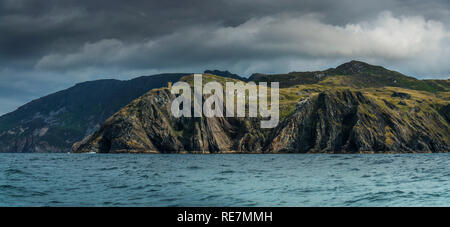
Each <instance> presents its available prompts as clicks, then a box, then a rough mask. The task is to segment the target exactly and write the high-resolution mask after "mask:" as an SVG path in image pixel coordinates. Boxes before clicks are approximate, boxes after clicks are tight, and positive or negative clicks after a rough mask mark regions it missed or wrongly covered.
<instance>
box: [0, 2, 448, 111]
mask: <svg viewBox="0 0 450 227" xmlns="http://www.w3.org/2000/svg"><path fill="white" fill-rule="evenodd" d="M449 59H450V1H448V0H429V1H423V0H377V1H373V0H358V1H353V0H352V1H351V0H340V1H336V0H322V1H320V0H319V1H318V0H277V1H273V0H183V1H161V0H130V1H123V0H95V1H94V0H46V1H42V0H0V115H2V114H5V113H7V112H11V111H13V110H15V109H16V108H17V107H19V106H21V105H23V104H25V103H26V102H28V101H31V100H33V99H36V98H39V97H41V96H44V95H48V94H50V93H53V92H56V91H58V90H61V89H65V88H68V87H71V86H73V85H74V84H76V83H79V82H83V81H88V80H96V79H106V78H114V79H121V80H124V79H131V78H134V77H137V76H142V75H152V74H157V73H165V72H203V71H204V70H206V69H219V70H229V71H231V72H233V73H237V74H240V75H241V76H249V75H251V74H252V73H257V72H258V73H287V72H291V71H311V70H324V69H328V68H330V67H336V66H338V65H340V64H342V63H344V62H347V61H350V60H361V61H366V62H368V63H370V64H375V65H382V66H385V67H386V68H389V69H393V70H397V71H400V72H402V73H404V74H407V75H411V76H414V77H417V78H421V79H423V78H438V79H447V78H450V64H449Z"/></svg>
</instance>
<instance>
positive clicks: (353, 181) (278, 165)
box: [0, 154, 450, 206]
mask: <svg viewBox="0 0 450 227" xmlns="http://www.w3.org/2000/svg"><path fill="white" fill-rule="evenodd" d="M0 206H450V154H398V155H397V154H388V155H327V154H324V155H317V154H314V155H309V154H292V155H291V154H280V155H269V154H259V155H247V154H236V155H233V154H226V155H131V154H115V155H99V154H0Z"/></svg>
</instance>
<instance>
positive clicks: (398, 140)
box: [73, 88, 450, 153]
mask: <svg viewBox="0 0 450 227" xmlns="http://www.w3.org/2000/svg"><path fill="white" fill-rule="evenodd" d="M174 98H175V96H173V95H172V94H171V93H170V91H169V90H168V89H167V88H161V89H154V90H152V91H150V92H149V93H147V94H145V95H144V96H142V97H140V98H138V99H136V100H134V101H133V102H132V103H130V104H129V105H128V106H126V107H125V108H123V109H121V110H120V111H119V112H117V113H116V114H114V115H113V116H112V117H110V118H109V119H108V120H107V121H106V122H105V123H104V124H103V125H102V127H101V128H100V129H99V130H98V131H96V132H95V133H93V134H92V135H90V136H88V137H86V138H85V139H84V140H83V141H81V142H78V143H76V144H74V146H73V151H74V152H97V153H121V152H130V153H133V152H139V153H231V152H244V153H359V152H375V153H384V152H448V151H449V149H450V143H449V139H450V127H449V122H448V105H447V106H439V107H438V106H433V105H432V104H429V103H421V104H420V105H417V106H412V107H396V108H392V106H389V105H386V102H387V101H386V100H383V99H382V98H376V97H374V96H373V95H371V94H365V93H363V92H361V91H358V90H353V89H332V90H325V91H321V92H318V93H311V94H310V95H309V96H307V97H304V98H301V99H300V100H299V101H298V103H296V104H295V106H294V107H293V109H292V110H291V112H290V113H289V114H287V115H286V116H285V117H283V119H282V120H281V122H280V124H279V125H278V126H277V127H276V128H274V129H260V128H259V126H260V124H259V121H260V119H258V118H227V117H224V118H206V117H203V118H183V117H182V118H174V117H173V116H172V115H171V114H170V106H171V101H172V100H173V99H174ZM391 105H393V106H395V104H391Z"/></svg>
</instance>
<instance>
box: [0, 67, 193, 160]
mask: <svg viewBox="0 0 450 227" xmlns="http://www.w3.org/2000/svg"><path fill="white" fill-rule="evenodd" d="M185 75H188V74H184V73H181V74H160V75H155V76H142V77H138V78H135V79H132V80H127V81H120V80H112V79H111V80H97V81H89V82H84V83H79V84H77V85H75V86H73V87H71V88H68V89H66V90H62V91H59V92H56V93H53V94H51V95H48V96H45V97H42V98H39V99H36V100H33V101H31V102H29V103H27V104H25V105H23V106H21V107H19V108H18V109H17V110H16V111H14V112H11V113H8V114H5V115H3V116H1V117H0V152H68V151H70V148H71V146H72V144H73V143H74V142H76V141H78V140H80V139H81V138H83V137H84V136H87V135H89V134H90V133H92V132H94V131H95V130H96V129H97V128H98V127H99V126H100V125H101V124H102V123H103V122H104V121H105V120H106V119H107V118H108V117H110V116H111V115H112V114H113V113H115V112H117V111H118V110H119V109H120V108H122V107H123V106H125V105H126V104H128V103H129V102H131V101H132V100H134V99H136V98H138V97H139V96H141V95H143V94H145V93H146V92H148V91H149V90H151V89H153V88H157V87H162V86H166V85H167V82H176V81H178V80H179V79H180V78H181V77H183V76H185Z"/></svg>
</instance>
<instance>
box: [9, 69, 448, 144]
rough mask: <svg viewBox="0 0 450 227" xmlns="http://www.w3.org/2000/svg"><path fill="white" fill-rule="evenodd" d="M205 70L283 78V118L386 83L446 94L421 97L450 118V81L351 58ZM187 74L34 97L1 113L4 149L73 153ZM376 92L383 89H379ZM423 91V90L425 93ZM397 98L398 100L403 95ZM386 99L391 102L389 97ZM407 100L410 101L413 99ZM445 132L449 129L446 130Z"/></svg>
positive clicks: (102, 83)
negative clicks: (285, 67) (331, 63)
mask: <svg viewBox="0 0 450 227" xmlns="http://www.w3.org/2000/svg"><path fill="white" fill-rule="evenodd" d="M205 74H210V75H218V76H221V77H225V78H232V79H236V80H241V81H244V82H248V81H255V82H260V81H267V82H271V81H277V82H280V87H281V88H286V90H283V91H282V92H284V96H283V95H282V97H281V98H282V99H283V100H282V102H286V103H288V104H287V105H284V107H283V108H281V115H282V116H283V117H287V116H290V115H291V114H292V113H293V109H295V108H294V106H295V104H296V103H297V102H298V99H299V98H303V96H304V95H312V94H317V92H325V91H326V90H329V89H332V88H334V87H346V89H347V88H350V89H367V88H374V89H375V90H376V89H381V90H383V89H384V87H399V88H406V89H413V90H417V91H424V92H431V93H433V94H430V97H432V99H433V100H434V99H435V98H434V97H435V96H440V98H436V100H438V102H437V103H433V102H434V101H429V100H425V101H420V100H422V99H423V98H420V100H419V101H420V102H427V107H426V108H433V109H434V110H436V111H437V112H436V113H437V114H438V115H433V116H438V117H439V116H442V117H443V119H449V118H450V117H449V116H450V114H449V113H448V112H449V111H450V107H449V106H448V105H447V104H445V101H442V100H446V99H447V101H448V97H447V96H445V95H446V94H448V92H449V91H450V80H417V79H415V78H412V77H408V76H405V75H403V74H401V73H398V72H395V71H391V70H387V69H385V68H383V67H381V66H373V65H369V64H367V63H364V62H359V61H351V62H348V63H345V64H342V65H340V66H338V67H336V68H331V69H328V70H325V71H316V72H291V73H288V74H275V75H266V74H253V75H252V76H251V77H250V78H248V79H247V78H244V77H241V76H239V75H237V74H233V73H230V72H228V71H220V70H206V71H205ZM187 75H190V74H189V73H180V74H160V75H155V76H144V77H138V78H135V79H132V80H129V81H119V80H98V81H90V82H85V83H80V84H77V85H75V86H74V87H72V88H69V89H66V90H63V91H60V92H56V93H54V94H51V95H48V96H45V97H42V98H40V99H37V100H34V101H32V102H30V103H28V104H26V105H24V106H22V107H20V108H19V109H17V110H16V111H14V112H11V113H9V114H6V115H3V116H1V117H0V152H68V151H70V150H71V146H72V144H73V143H74V142H76V141H80V140H82V139H83V138H85V137H86V136H88V135H91V134H92V133H94V132H96V131H97V130H98V129H100V128H101V125H102V124H103V123H104V122H105V120H107V119H108V118H109V117H110V116H112V115H113V114H114V113H116V112H118V111H120V110H121V109H122V108H123V107H125V106H126V105H127V104H129V103H131V102H133V101H134V100H137V99H138V98H139V97H141V96H142V95H145V94H147V93H148V92H149V91H150V90H152V89H154V88H161V87H165V86H166V85H167V82H176V81H178V80H180V79H181V78H183V77H184V76H187ZM291 87H292V88H295V89H294V90H295V92H294V93H292V92H293V91H291V90H292V89H288V88H291ZM374 93H377V94H378V93H379V92H378V91H376V92H374ZM371 95H372V94H371ZM383 95H386V94H383ZM421 96H422V94H421V95H420V96H419V97H421ZM441 96H442V97H441ZM387 97H389V96H387ZM395 101H396V102H398V100H395ZM419 101H418V102H419ZM386 102H387V103H390V101H389V100H386ZM402 102H405V103H406V104H408V103H409V101H402ZM428 102H429V103H428ZM416 104H418V103H414V105H416ZM383 105H391V107H392V108H394V109H395V108H400V109H402V108H404V107H402V105H399V104H398V103H393V104H392V103H390V104H383ZM417 108H419V107H417ZM424 108H425V107H424ZM374 110H377V111H378V108H375V107H374ZM433 114H435V112H433ZM447 121H448V120H447ZM444 122H445V121H444ZM253 132H254V131H253ZM441 134H446V133H445V131H444V132H441ZM427 146H428V145H427ZM441 147H442V146H441Z"/></svg>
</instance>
